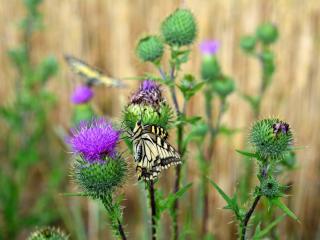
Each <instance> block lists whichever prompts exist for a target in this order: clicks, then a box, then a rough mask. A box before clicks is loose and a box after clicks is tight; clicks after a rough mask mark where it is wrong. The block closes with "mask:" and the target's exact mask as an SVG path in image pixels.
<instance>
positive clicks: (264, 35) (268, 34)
mask: <svg viewBox="0 0 320 240" xmlns="http://www.w3.org/2000/svg"><path fill="white" fill-rule="evenodd" d="M256 35H257V37H258V38H259V39H260V40H261V41H262V42H263V43H264V44H270V43H274V42H275V41H276V40H277V38H278V35H279V33H278V29H277V27H276V26H275V25H273V24H272V23H265V24H262V25H261V26H259V27H258V29H257V32H256Z"/></svg>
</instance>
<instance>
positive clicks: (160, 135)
mask: <svg viewBox="0 0 320 240" xmlns="http://www.w3.org/2000/svg"><path fill="white" fill-rule="evenodd" d="M130 135H131V140H132V143H133V152H134V159H135V162H136V171H137V173H138V180H140V179H141V178H142V179H145V180H153V179H156V178H157V177H158V175H159V173H160V172H161V170H162V169H167V168H169V167H170V166H172V165H177V164H180V163H181V158H180V154H179V153H178V152H177V151H176V150H175V149H174V148H173V147H172V146H171V145H170V144H169V143H168V142H167V138H168V132H167V131H166V130H165V129H163V128H162V127H159V126H156V125H143V124H142V123H141V121H138V122H137V123H136V125H135V128H134V129H133V132H132V133H131V134H130Z"/></svg>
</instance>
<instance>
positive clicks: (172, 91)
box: [158, 64, 186, 240]
mask: <svg viewBox="0 0 320 240" xmlns="http://www.w3.org/2000/svg"><path fill="white" fill-rule="evenodd" d="M158 70H159V72H160V75H161V77H162V79H163V80H165V81H167V75H166V73H165V72H164V71H163V69H162V68H161V67H158ZM168 77H169V81H170V84H172V85H171V86H170V94H171V98H172V102H173V105H174V108H175V112H176V115H177V118H178V119H179V118H180V117H181V116H182V115H183V114H185V111H186V104H185V103H184V106H183V112H181V110H180V108H179V103H178V98H177V93H176V87H175V78H176V77H175V65H174V64H172V65H171V70H170V74H169V76H168ZM182 140H183V125H182V124H179V125H178V126H177V143H178V152H179V153H180V155H181V157H182V156H183V149H182ZM180 182H181V166H180V165H178V166H177V167H176V174H175V182H174V188H173V192H174V193H176V192H178V191H179V189H180ZM178 209H179V202H178V199H176V200H175V201H174V204H173V208H172V212H173V214H172V221H173V223H172V225H173V239H175V240H176V239H178V238H179V226H178V214H177V212H178Z"/></svg>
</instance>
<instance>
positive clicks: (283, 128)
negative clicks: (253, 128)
mask: <svg viewBox="0 0 320 240" xmlns="http://www.w3.org/2000/svg"><path fill="white" fill-rule="evenodd" d="M272 127H273V133H274V134H276V135H278V134H279V133H280V132H281V133H283V134H287V133H288V131H289V124H288V123H285V122H282V121H280V122H278V123H275V124H273V126H272Z"/></svg>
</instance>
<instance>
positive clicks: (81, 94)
mask: <svg viewBox="0 0 320 240" xmlns="http://www.w3.org/2000/svg"><path fill="white" fill-rule="evenodd" d="M92 97H93V91H92V89H91V88H90V87H88V86H86V85H82V86H78V87H77V88H76V89H75V90H74V92H73V93H72V96H71V102H72V103H74V104H83V103H87V102H89V101H90V100H91V99H92Z"/></svg>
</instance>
